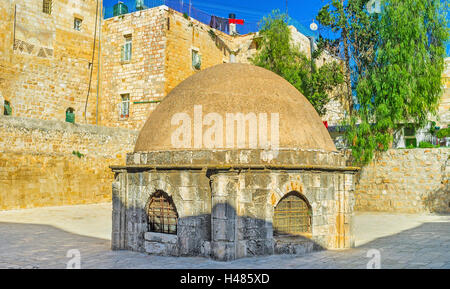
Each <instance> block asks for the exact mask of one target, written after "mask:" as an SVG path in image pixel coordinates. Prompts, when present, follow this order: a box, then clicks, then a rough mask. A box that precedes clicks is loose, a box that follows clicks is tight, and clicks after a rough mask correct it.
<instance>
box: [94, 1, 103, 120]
mask: <svg viewBox="0 0 450 289" xmlns="http://www.w3.org/2000/svg"><path fill="white" fill-rule="evenodd" d="M102 18H103V5H102V6H101V7H100V20H99V22H100V24H99V31H98V56H97V57H98V64H97V103H96V107H95V124H96V125H98V100H99V95H98V94H99V93H100V68H101V61H100V60H101V57H102V55H101V51H102Z"/></svg>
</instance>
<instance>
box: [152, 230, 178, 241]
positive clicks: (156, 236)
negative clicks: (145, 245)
mask: <svg viewBox="0 0 450 289" xmlns="http://www.w3.org/2000/svg"><path fill="white" fill-rule="evenodd" d="M144 239H145V241H150V242H158V243H162V244H176V243H177V241H178V237H177V235H173V234H162V233H156V232H146V233H145V234H144Z"/></svg>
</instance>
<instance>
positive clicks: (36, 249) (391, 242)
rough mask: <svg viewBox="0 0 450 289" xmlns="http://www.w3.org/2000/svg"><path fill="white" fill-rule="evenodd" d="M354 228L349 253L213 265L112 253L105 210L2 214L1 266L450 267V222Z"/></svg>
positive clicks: (371, 219) (381, 221)
mask: <svg viewBox="0 0 450 289" xmlns="http://www.w3.org/2000/svg"><path fill="white" fill-rule="evenodd" d="M355 229H356V248H354V249H348V250H338V251H320V252H315V253H312V254H308V255H305V256H290V255H274V256H266V257H253V258H245V259H239V260H235V261H232V262H216V261H212V260H209V259H206V258H197V257H195V258H193V257H182V258H175V257H160V256H149V255H146V254H141V253H135V252H129V251H111V250H110V232H111V205H110V204H95V205H80V206H65V207H49V208H37V209H28V210H16V211H2V212H0V268H66V266H67V263H68V262H69V260H71V257H72V256H70V254H69V257H68V251H69V250H71V249H76V250H78V251H79V252H80V255H81V268H189V269H191V268H192V269H194V268H196V269H201V268H207V269H210V268H244V269H246V268H248V269H257V268H264V269H270V268H286V269H289V268H292V269H295V268H361V269H364V268H366V267H367V264H368V263H369V262H371V264H372V263H373V261H374V260H376V254H377V252H379V253H380V255H379V256H380V258H379V260H380V267H381V268H445V269H450V216H436V215H406V214H384V213H383V214H382V213H359V214H357V215H356V218H355ZM374 250H378V251H374ZM374 252H375V253H374ZM368 253H369V257H368ZM373 254H375V255H373ZM374 256H375V257H374Z"/></svg>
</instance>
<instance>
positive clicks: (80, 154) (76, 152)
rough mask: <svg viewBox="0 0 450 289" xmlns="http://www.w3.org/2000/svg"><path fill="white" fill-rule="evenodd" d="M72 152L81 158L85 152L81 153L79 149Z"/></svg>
mask: <svg viewBox="0 0 450 289" xmlns="http://www.w3.org/2000/svg"><path fill="white" fill-rule="evenodd" d="M72 154H73V155H74V156H77V157H78V158H80V159H81V158H82V157H84V154H82V153H80V152H79V151H73V152H72Z"/></svg>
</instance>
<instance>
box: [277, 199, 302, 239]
mask: <svg viewBox="0 0 450 289" xmlns="http://www.w3.org/2000/svg"><path fill="white" fill-rule="evenodd" d="M273 230H274V234H275V235H304V234H310V233H311V208H310V207H309V205H308V203H307V202H306V200H305V199H304V198H303V197H302V196H301V195H300V194H298V193H289V194H288V195H286V196H285V197H283V198H282V199H281V200H280V202H279V203H278V205H277V206H276V207H275V211H274V216H273Z"/></svg>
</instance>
